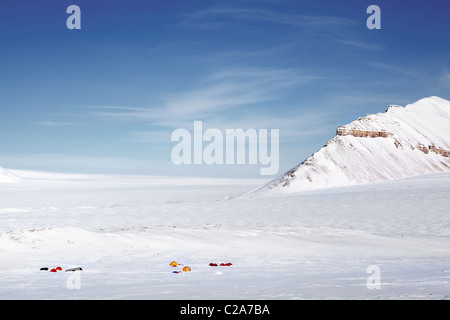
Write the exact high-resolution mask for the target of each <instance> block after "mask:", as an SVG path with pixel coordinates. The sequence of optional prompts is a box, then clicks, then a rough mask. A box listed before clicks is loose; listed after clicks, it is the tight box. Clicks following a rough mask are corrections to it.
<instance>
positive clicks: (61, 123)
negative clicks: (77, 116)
mask: <svg viewBox="0 0 450 320" xmlns="http://www.w3.org/2000/svg"><path fill="white" fill-rule="evenodd" d="M36 124H38V125H40V126H44V127H65V126H74V125H75V123H73V122H64V121H59V122H58V121H39V122H36Z"/></svg>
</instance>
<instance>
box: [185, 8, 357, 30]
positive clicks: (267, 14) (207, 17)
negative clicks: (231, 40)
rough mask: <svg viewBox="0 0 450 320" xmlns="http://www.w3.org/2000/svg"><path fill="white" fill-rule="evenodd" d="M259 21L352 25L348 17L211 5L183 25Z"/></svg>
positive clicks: (330, 26) (200, 26) (320, 26)
mask: <svg viewBox="0 0 450 320" xmlns="http://www.w3.org/2000/svg"><path fill="white" fill-rule="evenodd" d="M245 21H252V22H255V21H260V22H265V23H267V22H270V23H277V24H280V25H286V26H294V27H302V28H333V29H335V28H337V27H342V26H346V27H348V26H351V25H354V22H353V21H352V20H350V19H347V18H343V17H335V16H323V15H300V14H293V13H284V12H277V11H271V10H265V9H261V8H233V7H212V8H208V9H204V10H199V11H196V12H191V13H189V14H186V15H185V16H184V20H183V21H182V22H181V24H182V25H183V26H188V27H191V28H211V27H229V26H233V25H235V24H236V22H245Z"/></svg>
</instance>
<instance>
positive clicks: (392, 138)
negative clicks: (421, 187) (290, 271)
mask: <svg viewBox="0 0 450 320" xmlns="http://www.w3.org/2000/svg"><path fill="white" fill-rule="evenodd" d="M449 171H450V101H447V100H445V99H442V98H439V97H435V96H432V97H428V98H423V99H421V100H419V101H417V102H415V103H413V104H408V105H407V106H405V107H402V106H398V105H390V106H389V107H388V108H387V109H386V110H385V112H384V113H376V114H369V115H366V116H365V117H360V118H359V119H357V120H354V121H352V122H350V123H349V124H346V125H343V126H340V127H338V128H337V130H336V135H335V136H334V137H333V138H332V139H330V140H329V141H328V142H327V143H326V144H325V145H324V146H323V147H322V148H321V149H319V150H318V151H316V152H315V153H313V154H312V155H311V156H310V157H308V158H307V159H305V160H304V161H303V162H301V163H300V164H298V165H297V166H295V167H294V168H292V169H291V170H289V171H287V172H286V173H284V174H283V175H281V176H280V177H278V178H276V179H274V180H272V181H270V182H269V183H267V184H265V185H263V186H261V187H259V188H257V189H254V190H251V191H249V192H248V193H246V194H244V195H243V196H252V195H256V194H258V193H264V194H266V193H277V192H297V191H307V190H314V189H321V188H328V187H338V186H348V185H358V184H366V183H373V182H381V181H387V180H395V179H400V178H406V177H412V176H417V175H422V174H430V173H439V172H449Z"/></svg>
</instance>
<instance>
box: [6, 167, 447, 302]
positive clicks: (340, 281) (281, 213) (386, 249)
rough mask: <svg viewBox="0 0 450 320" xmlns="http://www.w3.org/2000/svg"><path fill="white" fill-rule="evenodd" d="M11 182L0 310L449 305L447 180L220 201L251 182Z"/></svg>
mask: <svg viewBox="0 0 450 320" xmlns="http://www.w3.org/2000/svg"><path fill="white" fill-rule="evenodd" d="M14 173H15V174H17V175H18V176H20V177H21V179H22V183H19V184H0V195H1V197H0V219H1V221H2V223H1V224H0V299H169V300H170V299H188V300H190V299H192V300H196V299H233V300H235V299H449V298H450V295H449V292H450V264H449V261H450V260H449V258H450V247H449V245H448V243H449V240H448V239H449V237H450V215H449V214H448V213H449V208H450V202H449V198H448V194H449V192H450V190H449V186H450V173H444V174H434V175H426V176H420V177H415V178H410V179H401V180H396V181H388V182H383V183H375V184H368V185H363V186H350V187H340V188H332V189H321V190H314V191H309V192H303V193H300V194H298V193H295V194H292V193H286V194H277V195H274V196H272V197H266V198H238V199H232V200H218V199H223V198H224V197H225V196H227V195H231V194H236V193H242V192H244V191H245V190H248V189H249V188H252V187H255V186H257V185H260V184H261V181H259V180H233V179H189V178H163V177H145V176H142V177H136V176H87V175H80V176H77V175H57V174H46V173H27V172H24V171H20V172H19V171H14ZM172 260H175V261H177V262H179V263H182V264H184V265H187V266H189V267H190V268H191V269H192V272H190V273H181V274H174V273H172V271H173V270H179V269H174V268H171V267H169V263H170V261H172ZM210 262H216V263H221V262H231V263H233V265H232V266H231V267H209V263H210ZM57 266H61V267H62V268H63V270H65V269H67V268H72V267H82V269H83V271H81V272H79V273H70V272H59V273H50V272H48V271H40V268H41V267H49V268H55V267H57ZM369 266H377V267H378V268H379V269H380V272H381V273H380V275H381V278H380V289H371V288H369V287H368V286H367V281H368V280H369V276H371V273H368V271H367V270H368V268H369ZM76 276H77V278H76ZM76 281H78V282H76ZM75 284H78V287H74V286H75Z"/></svg>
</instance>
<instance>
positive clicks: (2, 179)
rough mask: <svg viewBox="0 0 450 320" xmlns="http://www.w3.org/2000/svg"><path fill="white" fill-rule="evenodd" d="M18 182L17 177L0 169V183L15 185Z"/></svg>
mask: <svg viewBox="0 0 450 320" xmlns="http://www.w3.org/2000/svg"><path fill="white" fill-rule="evenodd" d="M19 181H20V179H19V177H18V176H17V175H15V174H14V173H12V172H10V171H8V170H5V169H3V168H1V167H0V183H16V182H19Z"/></svg>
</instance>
